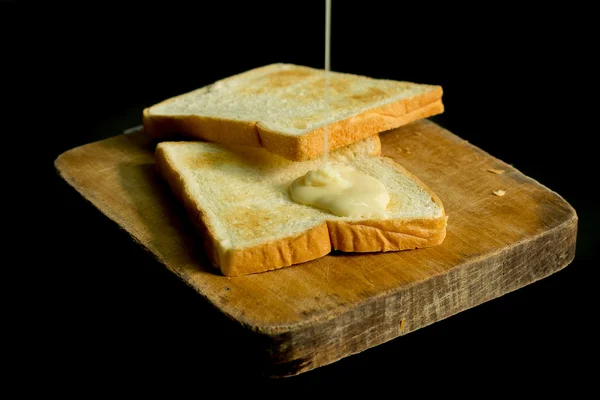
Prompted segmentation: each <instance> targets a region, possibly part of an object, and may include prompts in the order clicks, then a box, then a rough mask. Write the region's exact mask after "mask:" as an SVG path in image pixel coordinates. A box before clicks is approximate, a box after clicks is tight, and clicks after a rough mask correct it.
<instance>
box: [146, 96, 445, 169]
mask: <svg viewBox="0 0 600 400" xmlns="http://www.w3.org/2000/svg"><path fill="white" fill-rule="evenodd" d="M442 94H443V91H442V88H441V87H439V86H437V87H435V89H434V90H432V91H430V92H427V93H425V94H423V95H420V96H413V97H408V98H405V99H401V100H398V101H395V102H391V103H388V104H385V105H383V106H380V107H375V108H372V109H369V110H366V111H363V112H361V113H358V114H355V115H352V116H349V117H347V118H345V119H342V120H339V121H336V122H332V123H331V124H329V126H328V129H329V150H334V149H337V148H339V147H343V146H346V145H348V144H351V143H354V142H356V141H359V140H361V139H364V138H366V137H368V136H371V135H374V134H376V133H380V132H383V131H386V130H390V129H394V128H397V127H399V126H402V125H406V124H408V123H410V122H413V121H416V120H419V119H423V118H427V117H430V116H433V115H437V114H441V113H443V112H444V105H443V103H442V100H441V98H442ZM172 100H173V99H170V100H166V101H172ZM143 124H144V130H145V131H146V132H147V133H148V134H150V135H151V136H153V137H155V138H156V139H158V140H164V139H167V138H170V137H173V135H181V136H183V137H187V138H195V139H201V140H206V141H210V142H217V143H223V144H241V145H248V146H256V147H264V148H265V149H267V150H269V151H271V152H272V153H275V154H278V155H280V156H282V157H285V158H287V159H288V160H292V161H306V160H310V159H314V158H316V157H319V156H320V155H322V154H323V152H324V135H325V133H324V132H325V130H324V127H323V126H321V127H319V128H317V129H314V130H312V131H310V132H307V133H304V134H302V135H288V134H284V133H282V132H276V131H271V130H269V129H267V128H265V127H263V126H262V125H261V123H260V121H236V120H228V119H221V118H215V117H204V116H198V115H169V116H165V115H153V114H152V113H151V112H150V108H146V109H144V111H143ZM224 133H226V134H224Z"/></svg>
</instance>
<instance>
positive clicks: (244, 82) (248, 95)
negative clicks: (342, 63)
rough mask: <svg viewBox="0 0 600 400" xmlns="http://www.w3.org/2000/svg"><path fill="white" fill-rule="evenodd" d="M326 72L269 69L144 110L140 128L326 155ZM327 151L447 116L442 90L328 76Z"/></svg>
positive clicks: (295, 154) (296, 155) (297, 156)
mask: <svg viewBox="0 0 600 400" xmlns="http://www.w3.org/2000/svg"><path fill="white" fill-rule="evenodd" d="M324 74H325V72H324V71H323V70H319V69H314V68H309V67H304V66H297V65H293V64H272V65H268V66H265V67H261V68H256V69H253V70H250V71H247V72H244V73H241V74H239V75H235V76H232V77H229V78H226V79H223V80H220V81H218V82H215V83H213V84H211V85H209V86H205V87H203V88H201V89H198V90H195V91H192V92H190V93H186V94H183V95H181V96H177V97H174V98H171V99H168V100H165V101H163V102H161V103H159V104H156V105H154V106H152V107H149V108H147V109H145V110H144V128H145V130H146V132H148V133H149V134H151V135H153V136H156V137H158V138H161V139H168V138H169V136H170V135H172V134H179V135H182V136H184V137H190V138H197V139H202V140H207V141H211V142H217V143H224V144H240V145H249V146H256V147H264V148H266V149H267V150H269V151H271V152H273V153H275V154H278V155H280V156H283V157H285V158H287V159H289V160H293V161H301V160H309V159H314V158H316V157H318V156H320V155H322V154H323V149H324V125H325V121H326V119H325V107H324V101H323V99H324V92H325V75H324ZM329 77H330V78H329V80H330V81H329V89H330V90H329V96H328V97H329V102H330V104H329V107H328V110H329V111H328V115H329V118H328V119H327V120H328V121H329V122H330V123H329V135H328V136H329V141H328V142H329V149H330V150H333V149H336V148H339V147H342V146H346V145H348V144H351V143H354V142H356V141H358V140H361V139H364V138H366V137H368V136H371V135H374V134H376V133H380V132H383V131H385V130H388V129H392V128H396V127H398V126H401V125H405V124H407V123H409V122H412V121H415V120H418V119H422V118H426V117H429V116H432V115H435V114H439V113H441V112H443V111H444V106H443V104H442V100H441V99H442V88H441V87H440V86H434V85H422V84H416V83H411V82H400V81H392V80H383V79H373V78H369V77H365V76H359V75H352V74H344V73H338V72H331V73H330V75H329Z"/></svg>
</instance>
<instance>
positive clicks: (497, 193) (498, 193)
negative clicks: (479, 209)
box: [494, 190, 506, 197]
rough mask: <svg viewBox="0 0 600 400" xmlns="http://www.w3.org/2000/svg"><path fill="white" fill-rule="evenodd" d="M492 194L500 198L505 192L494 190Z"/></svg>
mask: <svg viewBox="0 0 600 400" xmlns="http://www.w3.org/2000/svg"><path fill="white" fill-rule="evenodd" d="M494 194H495V195H496V196H500V197H501V196H504V195H505V194H506V192H505V191H504V190H494Z"/></svg>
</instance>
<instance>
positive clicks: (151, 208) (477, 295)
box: [55, 120, 577, 376]
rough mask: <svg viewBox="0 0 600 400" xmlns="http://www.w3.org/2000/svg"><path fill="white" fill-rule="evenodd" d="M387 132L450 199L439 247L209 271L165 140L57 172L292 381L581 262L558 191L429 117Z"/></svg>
mask: <svg viewBox="0 0 600 400" xmlns="http://www.w3.org/2000/svg"><path fill="white" fill-rule="evenodd" d="M380 136H381V139H382V144H383V153H384V155H386V156H388V157H391V158H393V159H395V160H396V161H397V162H399V163H400V164H402V165H403V166H404V167H406V168H407V169H408V170H409V171H411V172H412V173H414V174H415V175H417V176H418V177H419V178H420V179H421V180H422V181H423V182H424V183H425V184H427V185H428V186H429V187H430V188H431V189H432V190H433V191H434V192H435V193H436V194H437V195H438V196H439V197H440V198H441V199H442V202H443V203H444V206H445V209H446V213H447V215H448V228H447V236H446V239H445V240H444V242H443V243H442V244H441V245H439V246H436V247H432V248H427V249H418V250H410V251H403V252H391V253H376V254H344V253H339V252H335V253H332V254H330V255H328V256H325V257H323V258H321V259H318V260H315V261H311V262H307V263H304V264H300V265H296V266H292V267H287V268H282V269H279V270H275V271H270V272H266V273H261V274H254V275H248V276H241V277H235V278H227V277H224V276H222V275H220V274H219V272H218V271H217V270H215V269H213V268H212V267H211V266H210V265H209V264H208V263H207V260H206V258H205V256H204V254H203V252H202V250H201V238H198V237H197V235H196V233H195V232H194V231H193V228H192V227H191V223H190V222H189V221H188V220H187V218H186V216H185V212H184V211H183V207H182V206H181V205H180V204H179V203H178V202H177V201H176V200H175V198H174V197H173V196H172V195H171V193H170V191H169V188H168V186H167V185H166V184H165V183H164V182H162V181H160V179H159V178H158V176H157V175H156V171H155V168H154V156H153V151H154V143H152V142H151V141H150V140H149V139H148V138H147V137H146V136H145V135H144V134H143V132H137V133H132V134H127V135H119V136H115V137H112V138H110V139H106V140H103V141H100V142H95V143H91V144H88V145H84V146H81V147H78V148H75V149H72V150H70V151H67V152H65V153H63V154H62V155H61V156H60V157H59V158H58V159H57V160H56V162H55V166H56V168H57V170H58V171H59V173H60V175H61V176H62V177H63V178H64V179H65V180H66V181H67V182H68V183H69V184H70V185H72V186H73V187H74V188H75V189H76V190H77V191H78V192H79V193H81V195H82V196H83V197H85V198H86V199H87V200H89V201H90V202H91V203H92V204H94V205H95V206H96V207H97V208H98V209H99V210H100V211H101V212H103V213H104V214H106V215H107V216H108V217H109V218H111V219H113V220H114V221H115V222H116V223H118V224H119V225H120V226H121V227H122V228H124V229H125V230H127V231H128V232H129V233H130V234H131V235H132V237H133V238H134V240H135V241H137V242H138V243H139V244H141V245H142V246H144V247H145V248H147V249H148V250H149V251H151V252H152V253H153V254H154V255H155V256H156V257H157V258H158V259H159V260H160V261H161V262H162V263H163V264H164V265H165V266H166V267H167V268H168V269H169V270H170V271H172V272H173V273H175V274H177V275H178V276H179V277H180V278H181V279H183V280H184V281H185V282H186V283H187V284H189V285H190V286H192V287H193V288H194V289H195V290H196V291H197V292H198V293H199V294H200V295H201V296H203V297H204V298H205V299H206V300H207V301H209V302H210V303H212V304H213V305H214V306H215V307H216V308H217V309H219V310H220V311H221V312H222V313H224V314H225V315H227V316H228V317H229V318H231V319H233V320H234V321H237V322H239V324H237V325H236V326H237V327H239V329H240V330H244V331H247V333H248V335H247V336H248V337H249V338H250V342H249V343H251V345H252V346H256V347H257V350H259V353H260V354H262V356H263V357H261V358H260V359H257V367H259V368H263V370H264V372H265V373H266V374H268V375H273V376H286V375H294V374H298V373H300V372H304V371H307V370H310V369H313V368H316V367H319V366H322V365H326V364H329V363H332V362H334V361H336V360H339V359H340V358H343V357H346V356H348V355H351V354H354V353H357V352H360V351H363V350H365V349H367V348H370V347H373V346H376V345H378V344H381V343H384V342H386V341H389V340H391V339H394V338H396V337H398V336H401V335H404V334H407V333H409V332H412V331H414V330H416V329H419V328H423V327H425V326H427V325H429V324H432V323H434V322H436V321H439V320H442V319H444V318H447V317H449V316H451V315H453V314H456V313H458V312H461V311H463V310H466V309H468V308H471V307H474V306H477V305H478V304H481V303H483V302H486V301H488V300H491V299H494V298H497V297H499V296H502V295H504V294H506V293H508V292H511V291H513V290H516V289H519V288H521V287H523V286H525V285H528V284H530V283H532V282H535V281H537V280H539V279H542V278H544V277H546V276H548V275H550V274H552V273H554V272H556V271H558V270H560V269H561V268H563V267H565V266H566V265H568V264H569V263H570V262H571V261H572V259H573V257H574V254H575V243H576V236H577V215H576V213H575V210H574V209H573V208H572V207H571V206H570V205H569V204H568V203H567V202H566V201H565V200H564V199H563V198H561V197H560V196H559V195H558V194H556V193H554V192H552V191H551V190H549V189H548V188H546V187H544V186H543V185H541V184H540V183H538V182H536V181H535V180H533V179H531V178H528V177H526V176H524V175H523V174H522V173H520V172H519V171H518V170H516V169H515V168H513V167H512V166H510V165H507V164H506V163H504V162H502V161H500V160H498V159H496V158H494V157H493V156H491V155H489V154H487V153H485V152H484V151H482V150H480V149H478V148H477V147H475V146H473V145H471V144H469V143H467V142H466V141H464V140H462V139H461V138H459V137H458V136H456V135H454V134H452V133H451V132H449V131H447V130H445V129H443V128H441V127H440V126H438V125H437V124H435V123H433V122H431V121H428V120H422V121H418V122H414V123H412V124H410V125H407V126H405V127H402V128H398V129H395V130H392V131H389V132H386V133H382V134H381V135H380ZM200 317H201V316H198V315H190V318H200ZM197 345H202V344H197ZM206 345H207V346H209V345H211V344H206Z"/></svg>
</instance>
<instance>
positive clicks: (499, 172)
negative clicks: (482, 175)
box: [487, 168, 506, 175]
mask: <svg viewBox="0 0 600 400" xmlns="http://www.w3.org/2000/svg"><path fill="white" fill-rule="evenodd" d="M487 171H488V172H491V173H493V174H497V175H500V174H503V173H504V172H506V171H504V170H503V169H496V168H488V169H487Z"/></svg>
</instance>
